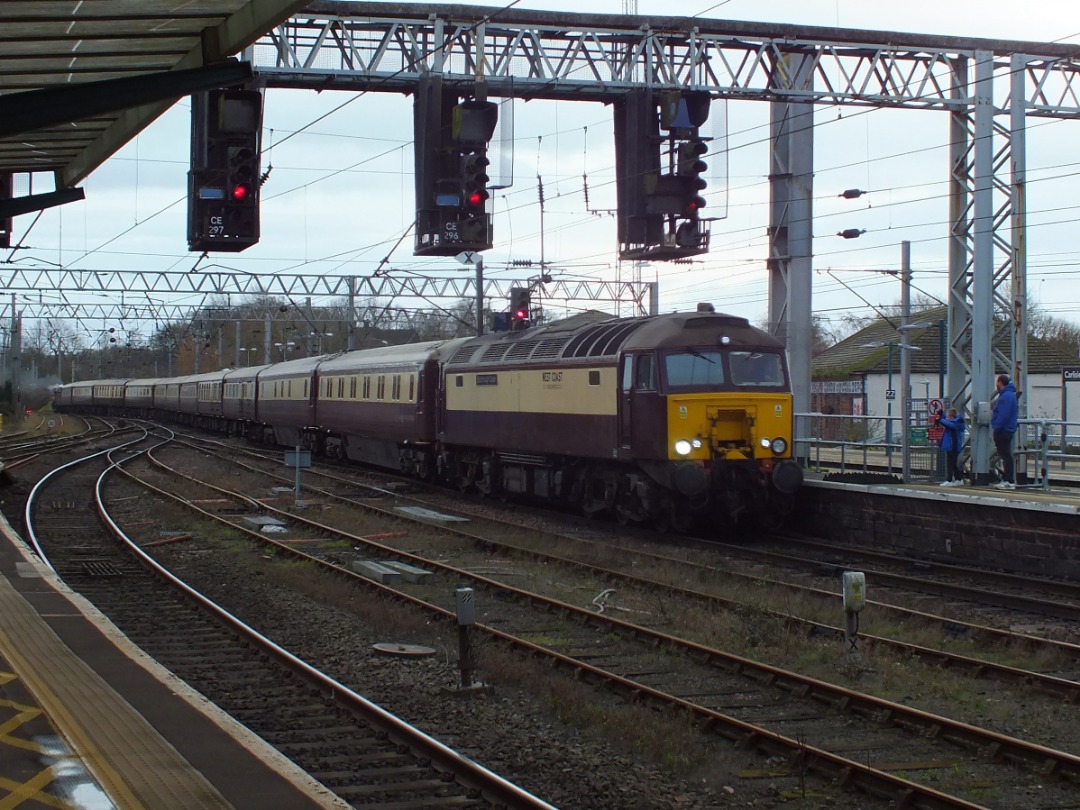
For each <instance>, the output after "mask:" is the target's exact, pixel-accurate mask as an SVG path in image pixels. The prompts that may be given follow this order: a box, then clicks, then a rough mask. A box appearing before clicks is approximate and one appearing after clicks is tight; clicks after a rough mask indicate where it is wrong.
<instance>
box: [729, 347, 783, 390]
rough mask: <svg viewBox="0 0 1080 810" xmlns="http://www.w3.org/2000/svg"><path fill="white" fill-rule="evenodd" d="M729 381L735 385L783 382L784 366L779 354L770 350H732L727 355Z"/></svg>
mask: <svg viewBox="0 0 1080 810" xmlns="http://www.w3.org/2000/svg"><path fill="white" fill-rule="evenodd" d="M728 362H729V365H730V366H731V381H732V382H733V383H734V384H735V385H770V386H781V385H783V384H784V366H783V364H782V363H781V362H780V355H778V354H773V353H771V352H732V353H731V354H730V355H728Z"/></svg>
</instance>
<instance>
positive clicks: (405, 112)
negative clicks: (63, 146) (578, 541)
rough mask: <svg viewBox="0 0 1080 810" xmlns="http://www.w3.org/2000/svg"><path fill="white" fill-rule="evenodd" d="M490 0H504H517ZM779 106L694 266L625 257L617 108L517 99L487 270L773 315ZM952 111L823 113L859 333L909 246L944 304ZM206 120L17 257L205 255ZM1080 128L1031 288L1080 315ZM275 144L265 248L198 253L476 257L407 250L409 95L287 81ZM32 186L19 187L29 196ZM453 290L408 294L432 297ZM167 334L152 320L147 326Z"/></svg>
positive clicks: (820, 246)
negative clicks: (196, 140) (199, 171)
mask: <svg viewBox="0 0 1080 810" xmlns="http://www.w3.org/2000/svg"><path fill="white" fill-rule="evenodd" d="M631 2H632V0H573V1H572V2H567V1H566V0H522V2H519V3H517V4H515V6H516V7H517V8H519V9H521V8H543V9H546V10H554V11H558V10H567V11H577V12H602V13H616V14H617V13H622V12H623V11H624V8H625V6H626V5H627V4H628V3H631ZM476 5H485V6H491V7H492V8H493V9H496V8H501V7H504V6H505V5H507V3H490V2H487V3H484V2H480V3H476ZM672 5H673V4H672V3H671V2H670V0H637V10H638V12H639V13H641V14H661V15H664V14H669V13H671V11H672ZM677 5H678V7H679V8H678V13H680V14H684V15H687V16H694V15H696V16H702V17H709V18H716V19H731V20H745V21H763V22H784V23H793V24H800V23H801V24H806V25H824V26H838V27H842V28H866V29H876V30H890V31H912V32H920V33H931V34H943V35H958V36H974V37H989V38H1003V39H1021V40H1032V41H1042V42H1050V41H1055V42H1073V43H1080V4H1077V3H1075V0H1068V1H1066V0H1037V1H1036V2H1034V3H1030V4H1028V5H1027V6H1025V7H1024V8H1025V11H1026V13H1020V12H1019V11H1018V10H1017V5H1016V4H1015V3H1013V2H1005V1H1004V0H981V2H958V1H956V0H951V1H950V2H948V3H942V2H940V0H938V1H937V2H926V1H925V0H908V2H905V3H903V4H891V3H890V4H886V3H878V2H867V1H866V0H800V1H799V2H779V1H778V0H726V1H724V2H716V1H715V0H712V2H710V0H679V2H678V4H677ZM901 10H902V11H901ZM714 109H715V107H714ZM768 114H769V108H768V104H766V103H762V102H729V103H728V104H727V105H726V119H727V138H728V146H729V152H728V155H727V178H726V183H725V182H724V180H723V178H722V177H720V178H714V182H713V183H711V184H710V187H709V188H708V189H707V192H706V193H707V198H708V200H709V207H708V208H707V209H706V213H707V214H710V215H717V214H719V213H721V212H723V211H725V210H726V216H725V217H724V218H723V219H720V220H718V221H716V222H714V223H713V225H712V248H711V250H710V252H709V254H708V255H707V256H705V257H700V258H699V259H698V260H696V261H694V262H693V263H691V264H689V265H684V264H677V265H676V264H670V263H663V262H653V263H650V264H647V265H644V266H641V267H638V268H636V269H635V268H634V267H633V266H632V265H631V264H630V263H623V264H622V265H621V266H620V264H619V263H618V261H617V256H616V252H617V245H616V236H615V220H614V218H613V216H612V215H611V209H613V208H614V194H615V192H614V147H613V143H612V121H611V109H610V107H609V106H604V105H600V104H590V103H586V102H546V101H532V102H528V103H523V102H516V103H515V109H514V118H515V130H514V136H515V137H514V156H513V158H514V160H513V166H514V182H513V185H512V186H511V187H510V188H507V189H504V190H500V191H497V192H496V193H495V194H494V196H493V201H492V210H493V211H494V214H495V219H494V228H495V246H494V248H493V249H492V250H490V251H488V252H487V253H485V256H484V264H485V271H486V273H487V275H488V277H489V278H498V279H525V278H526V277H527V274H528V273H529V272H533V273H535V272H536V271H535V270H534V271H523V270H521V269H520V268H515V267H513V266H511V263H512V262H515V261H517V262H520V261H522V260H532V261H533V262H534V265H535V264H538V263H539V262H540V261H541V260H543V261H544V262H545V263H546V266H547V268H548V272H549V273H550V274H552V275H553V276H557V277H559V278H565V279H579V278H592V279H603V280H616V279H622V280H630V279H633V278H634V274H635V272H637V273H640V276H641V278H642V280H644V281H657V282H659V289H660V296H659V302H660V309H661V311H664V312H670V311H675V310H686V309H692V308H693V307H694V306H695V304H696V303H697V302H699V301H710V302H712V303H714V304H715V305H716V307H717V309H718V310H721V311H726V312H731V313H733V314H737V315H742V316H745V317H747V318H750V319H751V320H752V321H753V322H755V323H761V322H762V321H763V319H764V317H765V313H766V306H767V298H768V276H767V273H766V270H765V258H766V255H767V250H768V242H767V238H766V227H767V225H768V199H769V188H768V181H767V174H768V169H769V160H768V151H767V135H768ZM948 123H949V122H948V116H947V115H946V114H944V113H940V112H925V111H903V110H867V109H863V108H855V107H844V108H837V107H823V106H819V107H818V108H817V109H816V112H815V135H814V139H815V181H814V182H815V187H814V197H815V199H814V213H815V222H814V226H813V232H814V254H815V259H814V268H815V274H814V281H813V284H814V293H813V294H814V303H813V310H814V313H815V314H816V315H818V316H820V317H821V318H823V319H825V320H826V321H828V322H831V323H832V324H834V326H836V327H839V326H840V324H841V321H842V319H843V318H845V317H846V316H866V315H869V314H872V313H873V309H874V308H880V307H882V306H888V305H892V304H894V303H896V302H897V301H898V300H899V298H900V286H899V281H898V280H897V278H896V277H895V276H894V275H890V274H889V273H888V272H887V271H895V270H896V269H897V268H898V267H899V262H900V250H901V249H900V243H901V241H903V240H908V241H910V242H911V243H912V252H911V253H912V268H913V282H912V284H913V294H914V295H917V296H924V297H926V298H930V299H940V300H943V299H944V298H945V294H946V279H947V265H946V262H947V256H946V250H947V244H948V242H947V233H948V210H947V199H946V196H945V195H946V193H947V182H946V181H947V179H948V153H947V142H948ZM189 129H190V102H189V100H188V99H182V100H180V101H179V102H177V103H176V104H175V105H174V106H173V107H172V108H171V109H170V110H169V111H168V112H167V113H165V114H164V115H163V116H162V117H161V118H159V119H158V120H157V121H155V122H154V123H153V124H152V125H151V126H149V127H148V128H147V129H146V130H144V131H143V132H142V133H141V134H140V135H139V136H138V137H137V138H136V139H135V140H133V141H132V142H131V143H130V144H128V145H127V146H126V147H124V148H123V149H121V150H120V151H119V152H118V153H117V154H116V155H114V156H113V157H112V158H110V159H109V160H108V161H107V162H106V163H105V164H104V165H103V166H102V167H100V168H99V169H98V170H97V171H95V172H94V173H93V174H92V175H90V176H89V177H88V178H87V179H86V180H85V181H84V182H83V183H82V186H83V188H84V189H85V191H86V199H85V200H84V201H82V202H78V203H73V204H69V205H66V206H62V207H60V208H54V209H50V210H48V211H46V212H45V213H44V215H43V216H41V217H40V218H39V219H38V220H37V221H36V222H34V217H33V216H22V217H18V218H17V219H16V220H15V229H14V239H16V240H21V242H22V243H23V244H25V245H26V246H27V247H26V248H25V249H22V250H19V251H16V252H13V253H7V254H5V255H4V259H6V260H10V261H14V262H16V263H17V265H18V266H21V267H55V266H57V265H60V266H63V267H67V268H72V269H77V270H104V269H130V270H151V271H162V270H174V271H175V270H188V269H190V268H192V267H194V266H195V265H196V262H197V261H198V259H199V256H198V254H196V253H190V252H188V251H187V245H186V204H185V195H186V186H187V179H186V178H187V169H188V157H189ZM1078 142H1080V121H1056V120H1047V119H1039V120H1033V121H1031V122H1029V127H1028V172H1029V198H1028V212H1029V222H1030V230H1029V237H1028V251H1029V271H1028V288H1029V296H1030V298H1031V299H1033V301H1034V302H1035V303H1037V304H1038V305H1039V306H1040V307H1041V308H1042V309H1043V310H1044V311H1046V312H1048V313H1049V314H1051V315H1054V316H1056V317H1060V318H1063V319H1068V320H1078V319H1077V318H1076V317H1075V316H1074V315H1073V313H1074V311H1078V310H1080V279H1078V278H1077V275H1076V269H1075V265H1076V262H1077V261H1078V259H1080V254H1078V252H1077V248H1076V247H1075V244H1076V240H1075V238H1074V233H1075V230H1076V221H1077V218H1078V216H1080V215H1078V211H1080V208H1078V204H1077V202H1076V200H1075V197H1076V195H1075V194H1074V193H1072V191H1073V189H1074V187H1075V178H1076V176H1077V173H1078V171H1077V166H1078V165H1080V155H1078V150H1077V148H1076V146H1075V144H1076V143H1078ZM263 149H264V155H263V168H264V170H265V169H266V168H268V167H272V170H271V173H270V177H269V178H268V180H267V183H266V184H265V185H264V186H263V189H262V239H261V241H260V243H259V244H258V245H257V246H255V247H252V248H250V249H248V250H247V251H244V252H242V253H239V254H215V255H212V256H211V257H210V258H208V259H204V260H202V261H201V262H199V265H198V266H199V267H200V268H203V269H205V268H210V267H217V268H220V269H226V270H230V269H233V270H238V271H241V272H245V273H256V274H273V273H303V274H333V275H345V274H354V275H358V276H369V275H371V274H372V273H373V272H374V270H375V269H376V268H377V267H380V266H382V267H383V268H384V270H385V269H388V270H389V272H390V273H391V275H393V276H395V277H405V276H407V275H408V274H414V275H432V276H443V277H445V276H448V275H449V276H453V275H461V274H462V273H465V272H471V267H464V266H462V265H461V264H459V263H458V262H456V261H455V260H454V259H453V258H430V257H413V256H412V250H411V246H412V240H411V236H406V237H405V238H404V240H402V241H401V242H400V244H396V243H397V242H398V240H399V239H400V238H401V236H402V235H403V234H404V233H405V232H406V230H407V228H408V227H409V225H410V223H411V221H412V218H413V213H414V200H413V175H412V154H413V152H412V100H411V98H409V97H404V96H400V95H392V94H377V93H368V94H363V95H359V94H353V93H345V92H324V93H322V94H316V93H314V92H311V91H285V90H274V89H271V90H269V91H268V92H267V94H266V99H265V114H264V131H263ZM707 159H708V158H707ZM713 159H714V160H715V157H714V158H713ZM714 168H715V167H714ZM541 184H542V187H543V196H544V203H543V206H541V202H540V186H541ZM586 188H587V192H588V198H587V199H586ZM849 188H859V189H863V190H866V191H868V192H869V193H868V194H866V195H865V196H863V197H861V198H859V199H856V200H845V199H843V198H841V197H839V196H838V195H839V194H840V193H841V192H842V191H844V190H845V189H849ZM37 190H39V191H40V190H42V189H37ZM25 191H26V189H22V190H21V191H20V190H19V189H18V187H17V193H25ZM31 223H34V224H33V227H32V228H31V227H30V226H31ZM851 228H855V229H859V230H865V233H864V234H863V235H862V236H861V237H860V238H859V239H857V240H845V239H841V238H840V237H838V236H837V233H838V232H839V231H843V230H846V229H851ZM27 229H29V231H28V230H27ZM395 245H396V247H395ZM384 259H385V260H386V261H385V263H383V260H384ZM172 300H173V301H180V300H181V299H179V298H173V299H172ZM315 303H318V302H315ZM451 303H452V302H448V301H438V302H423V301H401V302H397V304H398V305H404V306H417V307H420V308H431V307H432V306H433V304H434V305H439V306H448V305H450V304H451ZM491 306H492V308H494V309H498V308H499V307H500V304H499V302H491ZM590 306H595V307H596V308H600V309H607V310H609V311H611V310H612V307H613V305H612V304H610V303H607V302H601V303H597V304H591V303H590V302H583V301H574V302H549V307H550V311H549V313H548V314H549V315H551V316H552V317H560V316H562V315H569V314H573V313H574V312H576V311H579V310H581V309H585V308H589V307H590ZM624 314H625V313H624ZM126 328H128V329H132V328H134V327H133V325H132V324H130V323H129V324H127V325H126ZM148 329H149V325H146V326H143V327H141V330H142V331H143V333H144V334H146V333H148Z"/></svg>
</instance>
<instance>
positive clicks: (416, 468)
mask: <svg viewBox="0 0 1080 810" xmlns="http://www.w3.org/2000/svg"><path fill="white" fill-rule="evenodd" d="M56 406H57V408H58V409H61V410H64V409H71V410H82V411H90V412H96V413H102V414H112V415H134V416H144V417H154V418H165V419H171V420H174V421H177V422H180V423H182V424H190V425H193V426H197V427H203V428H206V429H210V430H218V431H222V432H226V433H229V434H232V435H238V436H246V437H247V438H248V439H249V440H251V441H254V442H258V443H263V444H277V445H283V446H287V447H294V446H300V447H304V448H307V449H309V450H311V451H312V452H313V454H315V455H318V456H323V457H326V458H330V459H339V460H352V461H356V462H362V463H365V464H370V465H376V466H379V467H384V468H388V469H393V470H395V471H401V472H405V473H408V474H410V475H414V476H418V477H421V478H424V479H430V480H436V481H440V482H443V483H447V484H450V485H453V486H456V487H458V488H460V489H461V490H462V491H467V490H475V491H479V492H481V493H484V494H485V495H490V496H493V497H500V498H515V497H528V498H534V499H539V500H547V501H555V502H560V503H564V504H570V505H573V506H575V507H576V508H578V509H580V510H581V511H582V512H584V513H585V514H587V515H590V516H592V515H610V516H614V517H615V518H616V519H617V520H619V521H620V522H622V523H644V522H646V521H650V522H653V523H654V524H658V525H661V526H664V527H672V528H675V529H678V530H687V529H689V528H691V527H693V526H694V525H696V524H706V525H709V526H712V527H714V528H717V529H719V528H720V527H722V526H731V525H735V524H744V523H748V522H751V523H759V524H765V525H776V524H777V523H778V522H779V521H780V520H781V519H782V518H783V516H785V515H786V514H787V513H788V512H789V511H790V509H791V506H792V504H793V501H794V495H795V493H796V492H797V491H798V489H799V488H800V487H801V485H802V469H801V467H800V466H799V464H798V463H797V462H796V461H795V460H794V459H793V458H792V438H793V435H792V431H793V414H792V396H791V386H790V380H789V376H788V370H787V363H786V358H785V354H784V347H783V344H782V343H780V342H779V341H778V340H776V339H775V338H774V337H772V336H771V335H769V334H768V333H766V332H764V331H762V330H760V329H757V328H755V327H753V326H752V325H751V324H750V323H749V322H748V321H747V320H746V319H745V318H741V317H736V316H732V315H725V314H720V313H717V312H715V311H714V309H713V307H712V306H711V305H708V304H704V305H699V306H698V309H697V311H694V312H688V313H674V314H664V315H653V316H646V317H637V318H614V317H612V316H610V315H606V314H603V313H597V312H586V313H582V314H580V315H576V316H573V317H570V318H567V319H565V320H562V321H557V322H555V323H552V324H549V325H545V326H537V327H532V328H529V329H525V330H520V331H513V332H502V333H495V334H489V335H484V336H481V337H472V338H455V339H451V340H437V341H431V342H427V343H415V344H408V345H401V346H385V347H380V348H374V349H362V350H357V351H351V352H344V353H340V354H334V355H323V356H318V357H309V358H303V359H299V360H290V361H286V362H282V363H275V364H271V365H265V366H257V367H250V368H241V369H226V370H223V371H218V372H211V373H207V374H198V375H192V376H188V377H181V378H169V379H149V380H138V379H136V380H97V381H85V382H77V383H71V384H69V385H65V386H61V387H60V389H58V391H57V395H56Z"/></svg>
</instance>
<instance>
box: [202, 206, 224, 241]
mask: <svg viewBox="0 0 1080 810" xmlns="http://www.w3.org/2000/svg"><path fill="white" fill-rule="evenodd" d="M206 235H207V236H209V237H211V238H213V237H215V236H224V235H225V215H224V214H222V213H220V212H219V213H216V214H208V215H207V217H206Z"/></svg>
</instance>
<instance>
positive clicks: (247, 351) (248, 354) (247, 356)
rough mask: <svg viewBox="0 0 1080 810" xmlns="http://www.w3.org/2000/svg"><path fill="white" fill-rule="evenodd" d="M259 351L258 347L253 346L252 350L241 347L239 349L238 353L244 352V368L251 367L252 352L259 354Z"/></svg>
mask: <svg viewBox="0 0 1080 810" xmlns="http://www.w3.org/2000/svg"><path fill="white" fill-rule="evenodd" d="M258 350H259V349H258V348H257V347H255V346H252V347H251V348H244V347H240V348H239V349H237V351H238V352H243V354H244V366H245V367H247V366H250V365H251V353H252V352H257V351H258Z"/></svg>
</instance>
